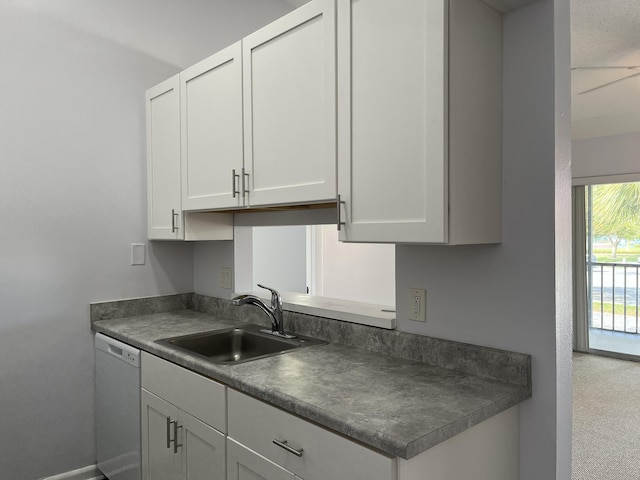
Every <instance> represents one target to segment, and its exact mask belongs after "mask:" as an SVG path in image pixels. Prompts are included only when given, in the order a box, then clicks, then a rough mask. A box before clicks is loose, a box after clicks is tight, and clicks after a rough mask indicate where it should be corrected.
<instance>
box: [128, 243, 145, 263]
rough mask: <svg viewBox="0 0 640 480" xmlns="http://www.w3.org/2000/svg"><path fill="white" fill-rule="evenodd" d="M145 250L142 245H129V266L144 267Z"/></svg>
mask: <svg viewBox="0 0 640 480" xmlns="http://www.w3.org/2000/svg"><path fill="white" fill-rule="evenodd" d="M145 250H146V249H145V244H144V243H132V244H131V265H144V263H145V256H146V252H145Z"/></svg>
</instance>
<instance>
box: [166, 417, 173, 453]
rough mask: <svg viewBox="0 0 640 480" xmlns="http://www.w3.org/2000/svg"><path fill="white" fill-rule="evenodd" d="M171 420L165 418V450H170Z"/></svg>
mask: <svg viewBox="0 0 640 480" xmlns="http://www.w3.org/2000/svg"><path fill="white" fill-rule="evenodd" d="M171 423H173V422H171V418H169V417H167V448H171Z"/></svg>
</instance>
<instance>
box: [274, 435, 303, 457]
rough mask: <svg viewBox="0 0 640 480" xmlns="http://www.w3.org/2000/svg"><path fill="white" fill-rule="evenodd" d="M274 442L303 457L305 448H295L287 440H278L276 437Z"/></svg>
mask: <svg viewBox="0 0 640 480" xmlns="http://www.w3.org/2000/svg"><path fill="white" fill-rule="evenodd" d="M273 443H274V444H275V445H277V446H279V447H280V448H284V449H285V450H286V451H287V452H289V453H293V454H294V455H295V456H296V457H301V456H302V452H303V451H304V449H303V448H301V449H299V450H296V449H295V448H293V447H292V446H290V445H289V444H288V443H287V441H286V440H277V439H274V440H273Z"/></svg>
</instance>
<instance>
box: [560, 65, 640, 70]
mask: <svg viewBox="0 0 640 480" xmlns="http://www.w3.org/2000/svg"><path fill="white" fill-rule="evenodd" d="M639 69H640V65H622V66H616V67H571V70H639Z"/></svg>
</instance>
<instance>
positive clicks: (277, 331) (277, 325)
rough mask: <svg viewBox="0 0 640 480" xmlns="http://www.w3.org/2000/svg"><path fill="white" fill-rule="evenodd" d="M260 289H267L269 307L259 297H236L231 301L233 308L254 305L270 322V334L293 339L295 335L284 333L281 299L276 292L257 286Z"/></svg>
mask: <svg viewBox="0 0 640 480" xmlns="http://www.w3.org/2000/svg"><path fill="white" fill-rule="evenodd" d="M258 286H259V287H260V288H264V289H267V290H269V291H270V292H271V305H270V306H269V305H267V304H266V303H265V302H264V301H263V300H262V299H261V298H260V297H257V296H255V295H238V296H237V297H234V298H233V299H232V300H231V301H232V303H233V304H234V305H235V306H242V305H254V306H256V307H258V308H259V309H260V310H262V311H263V312H264V313H265V314H266V315H267V316H268V317H269V320H271V332H269V333H272V334H273V335H278V336H280V337H285V338H295V335H289V334H287V333H285V331H284V325H283V322H282V320H283V314H282V298H281V297H280V293H278V291H277V290H275V289H273V288H270V287H265V286H262V285H260V284H258Z"/></svg>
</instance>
